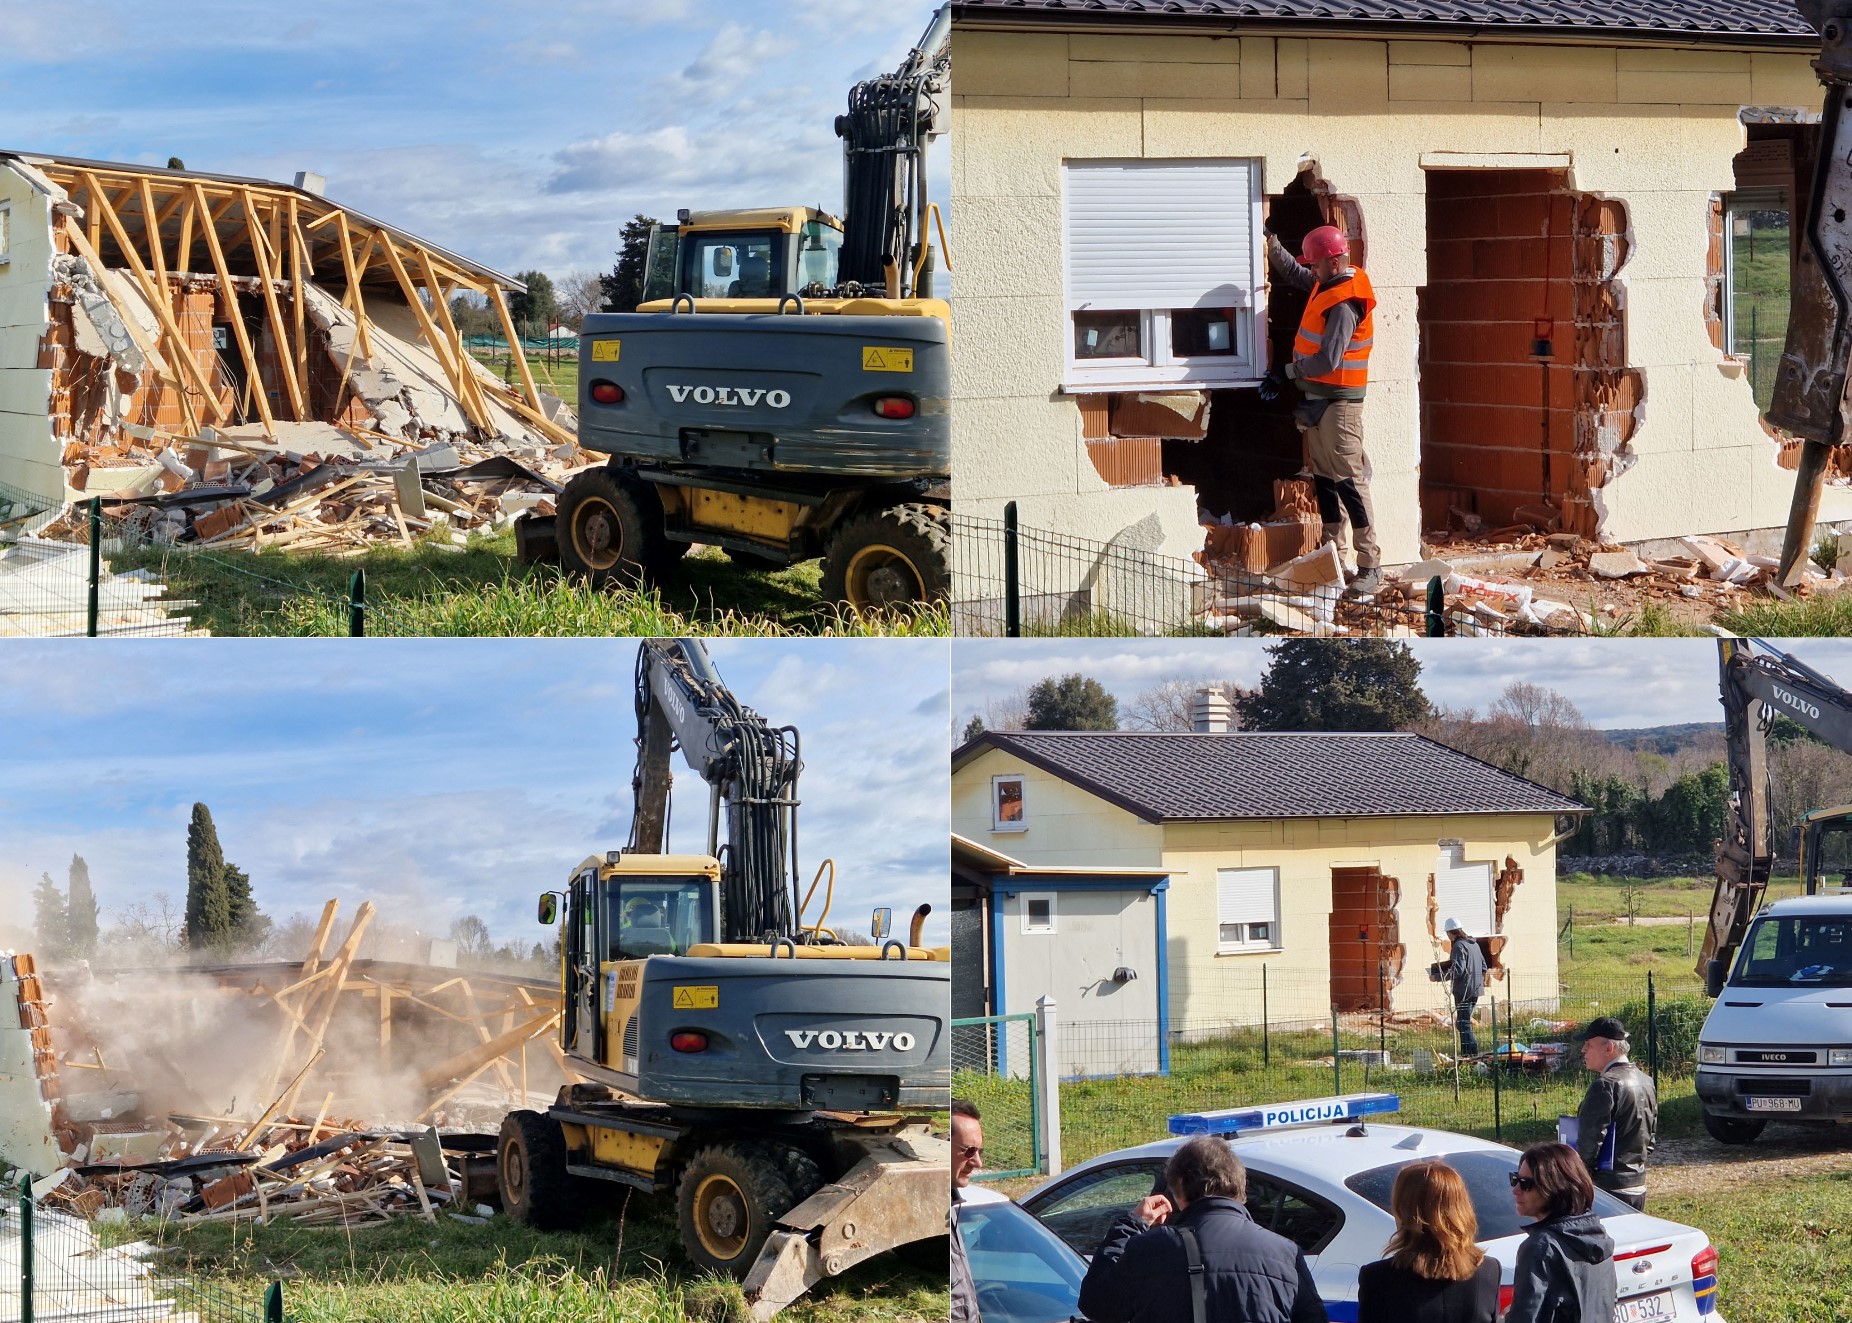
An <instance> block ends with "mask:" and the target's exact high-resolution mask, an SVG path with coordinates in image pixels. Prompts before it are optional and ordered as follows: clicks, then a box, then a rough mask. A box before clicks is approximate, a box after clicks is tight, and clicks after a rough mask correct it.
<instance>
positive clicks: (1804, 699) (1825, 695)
mask: <svg viewBox="0 0 1852 1323" xmlns="http://www.w3.org/2000/svg"><path fill="white" fill-rule="evenodd" d="M1717 657H1718V669H1719V690H1720V693H1719V697H1720V699H1721V701H1722V703H1723V711H1724V738H1725V742H1726V744H1727V746H1728V752H1729V768H1730V792H1729V801H1728V805H1727V811H1728V819H1727V826H1726V831H1725V835H1724V839H1723V840H1721V841H1720V842H1718V846H1717V884H1716V889H1715V890H1714V891H1713V892H1712V895H1711V910H1710V922H1709V924H1708V925H1707V926H1706V928H1705V932H1704V947H1703V949H1702V950H1701V951H1700V952H1699V953H1698V973H1699V974H1701V975H1704V977H1705V979H1706V982H1707V983H1709V982H1711V981H1712V980H1711V977H1710V974H1711V967H1710V962H1711V961H1713V960H1715V961H1718V962H1720V963H1721V964H1722V965H1723V966H1724V967H1725V968H1727V967H1728V966H1729V963H1730V961H1731V960H1733V959H1734V958H1735V956H1736V948H1737V947H1738V946H1739V945H1741V943H1742V940H1743V934H1744V933H1745V932H1746V931H1747V930H1748V928H1749V920H1750V919H1751V918H1753V917H1754V916H1755V912H1756V909H1757V907H1758V906H1759V905H1760V904H1761V900H1762V893H1763V890H1764V889H1765V888H1766V887H1767V886H1768V877H1769V870H1770V869H1771V868H1772V867H1773V866H1774V862H1775V839H1774V826H1773V815H1772V812H1771V809H1770V804H1769V782H1768V730H1769V727H1770V726H1771V725H1772V724H1773V722H1774V719H1775V718H1776V717H1777V716H1783V717H1787V718H1788V719H1789V720H1790V721H1792V722H1794V723H1795V724H1796V725H1798V726H1799V727H1801V729H1803V730H1805V731H1806V732H1807V733H1808V734H1809V735H1811V736H1813V737H1814V738H1815V739H1818V740H1820V741H1821V742H1822V743H1825V744H1830V745H1831V746H1833V747H1834V748H1836V749H1841V750H1844V751H1846V752H1849V753H1852V693H1848V692H1847V691H1846V690H1844V689H1841V688H1840V687H1839V686H1838V685H1837V684H1835V683H1834V682H1833V680H1832V679H1831V678H1829V677H1828V676H1825V675H1822V674H1821V673H1820V672H1818V671H1816V670H1814V669H1813V668H1812V667H1810V666H1807V665H1806V664H1805V663H1803V662H1801V661H1799V660H1798V659H1796V658H1794V657H1790V656H1789V655H1788V654H1786V653H1784V652H1781V651H1779V650H1778V649H1776V648H1773V647H1771V646H1769V645H1768V644H1767V643H1764V642H1762V641H1761V640H1759V639H1754V640H1752V639H1719V640H1718V641H1717Z"/></svg>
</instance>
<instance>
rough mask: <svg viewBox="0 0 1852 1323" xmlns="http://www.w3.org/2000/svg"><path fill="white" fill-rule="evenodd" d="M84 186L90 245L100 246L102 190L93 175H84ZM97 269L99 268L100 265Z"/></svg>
mask: <svg viewBox="0 0 1852 1323" xmlns="http://www.w3.org/2000/svg"><path fill="white" fill-rule="evenodd" d="M84 188H85V193H84V200H85V202H87V203H88V204H89V206H88V207H87V208H86V210H85V212H84V219H85V220H87V221H89V223H90V235H89V238H90V246H91V247H92V248H101V247H102V246H103V213H102V210H101V207H102V203H103V190H102V188H101V186H99V185H98V184H97V182H96V176H95V175H85V176H84ZM98 269H99V270H101V267H99V268H98Z"/></svg>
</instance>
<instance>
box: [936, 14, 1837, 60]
mask: <svg viewBox="0 0 1852 1323" xmlns="http://www.w3.org/2000/svg"><path fill="white" fill-rule="evenodd" d="M956 13H957V20H956V21H957V30H958V31H967V32H968V31H971V30H973V29H979V28H982V29H985V30H988V31H994V32H1050V31H1066V32H1101V31H1136V32H1139V33H1142V34H1149V35H1153V36H1158V35H1168V36H1198V37H1304V38H1308V39H1316V38H1321V37H1322V38H1330V39H1341V38H1346V37H1378V38H1382V39H1385V40H1394V41H1456V42H1492V43H1505V44H1509V45H1539V44H1546V45H1553V46H1646V47H1652V48H1654V49H1657V50H1667V49H1691V50H1718V49H1723V50H1740V51H1750V52H1757V51H1783V52H1790V53H1793V54H1806V55H1817V54H1818V53H1819V50H1820V39H1819V37H1818V36H1816V35H1814V34H1813V33H1807V34H1805V35H1802V34H1800V33H1779V32H1689V31H1685V30H1682V29H1680V30H1674V29H1658V28H1591V27H1575V26H1571V25H1568V24H1541V23H1539V24H1536V25H1519V24H1515V23H1449V22H1435V21H1421V22H1405V21H1398V20H1394V19H1343V20H1335V19H1334V20H1327V21H1322V22H1308V21H1305V20H1303V19H1265V18H1259V19H1246V18H1244V19H1235V18H1222V17H1219V16H1218V17H1213V18H1211V17H1204V18H1178V17H1176V16H1174V15H1170V16H1165V17H1162V18H1152V17H1149V16H1146V15H1143V14H1116V13H1104V12H1101V11H1097V10H1092V11H1073V10H1026V9H1011V10H1009V11H1007V12H1005V11H997V10H992V9H989V8H982V9H973V8H967V7H962V6H961V7H959V8H958V10H957V11H956Z"/></svg>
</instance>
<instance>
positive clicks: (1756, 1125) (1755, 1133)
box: [1704, 1112, 1768, 1144]
mask: <svg viewBox="0 0 1852 1323" xmlns="http://www.w3.org/2000/svg"><path fill="white" fill-rule="evenodd" d="M1767 1127H1768V1122H1767V1121H1739V1120H1737V1119H1736V1118H1735V1117H1731V1116H1712V1115H1711V1114H1710V1113H1709V1112H1706V1113H1704V1128H1705V1129H1706V1130H1707V1131H1709V1132H1710V1137H1711V1138H1712V1139H1714V1140H1716V1141H1717V1142H1718V1143H1719V1144H1753V1143H1755V1142H1756V1140H1757V1139H1759V1138H1761V1135H1762V1131H1763V1130H1764V1129H1766V1128H1767Z"/></svg>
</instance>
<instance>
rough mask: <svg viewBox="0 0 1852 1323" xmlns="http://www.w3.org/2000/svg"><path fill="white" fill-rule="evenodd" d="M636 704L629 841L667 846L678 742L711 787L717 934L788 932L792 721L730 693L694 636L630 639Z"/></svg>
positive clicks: (639, 848)
mask: <svg viewBox="0 0 1852 1323" xmlns="http://www.w3.org/2000/svg"><path fill="white" fill-rule="evenodd" d="M636 711H637V765H636V771H635V772H634V773H633V775H632V777H631V782H630V787H631V795H632V799H633V802H634V806H635V807H634V812H633V814H632V816H631V820H630V844H629V847H628V848H629V849H630V850H631V851H633V852H637V853H641V854H663V853H665V852H666V848H665V844H666V841H667V839H668V832H669V783H670V772H669V762H670V756H671V754H672V753H673V752H674V751H675V750H676V749H678V748H679V749H680V750H681V754H682V757H683V759H684V760H685V761H686V762H687V763H688V765H689V767H691V768H692V769H694V771H695V772H696V773H697V774H699V775H700V777H701V779H702V780H703V781H705V782H707V784H708V787H709V795H710V801H709V802H710V806H711V807H710V809H709V814H708V853H709V854H711V855H714V856H715V857H716V858H718V859H719V860H720V876H721V891H722V904H721V925H722V928H723V930H724V932H723V937H724V940H726V941H729V942H754V941H768V940H771V939H772V938H778V937H793V936H794V935H795V934H794V932H793V930H794V928H795V927H796V918H795V915H796V913H797V908H796V905H795V899H796V886H797V805H798V800H797V777H798V773H799V771H801V770H802V768H803V763H802V761H801V759H800V758H799V757H798V737H797V731H796V729H795V728H794V727H791V726H779V727H774V726H772V725H770V724H769V723H767V721H766V720H765V718H764V717H762V716H760V715H759V714H758V713H757V712H754V711H753V710H752V709H751V708H749V707H747V706H746V705H745V704H744V703H741V702H740V701H739V700H738V699H737V698H735V697H734V696H733V692H732V691H731V690H730V689H728V688H727V686H726V685H725V684H724V683H723V682H722V681H721V678H720V673H719V672H718V671H716V670H715V669H714V663H713V662H712V661H710V660H709V659H708V655H707V649H706V648H704V647H702V646H701V643H700V641H699V640H698V639H645V640H644V641H643V642H642V643H640V644H639V645H638V647H637V670H636ZM723 833H724V835H723Z"/></svg>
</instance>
